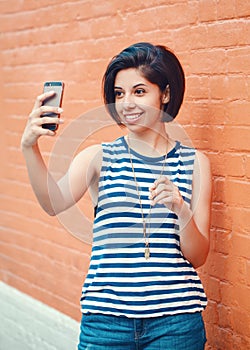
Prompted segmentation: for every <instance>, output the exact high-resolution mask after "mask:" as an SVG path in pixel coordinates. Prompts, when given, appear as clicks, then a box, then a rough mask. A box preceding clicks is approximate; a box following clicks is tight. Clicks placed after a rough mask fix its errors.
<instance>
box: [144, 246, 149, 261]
mask: <svg viewBox="0 0 250 350" xmlns="http://www.w3.org/2000/svg"><path fill="white" fill-rule="evenodd" d="M144 256H145V259H146V260H148V259H149V258H150V250H149V247H146V248H145V253H144Z"/></svg>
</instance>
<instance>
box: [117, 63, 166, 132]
mask: <svg viewBox="0 0 250 350" xmlns="http://www.w3.org/2000/svg"><path fill="white" fill-rule="evenodd" d="M114 91H115V107H116V111H117V113H118V115H119V117H120V119H121V122H122V123H123V124H125V125H126V126H127V127H128V128H129V129H133V130H134V129H135V128H141V127H143V128H150V127H153V128H154V129H155V127H156V124H157V123H159V124H162V123H161V114H162V111H161V106H162V103H166V102H168V100H166V96H165V95H164V94H163V93H162V92H161V91H160V89H159V87H158V85H156V84H152V83H151V82H149V81H148V80H147V79H146V78H144V77H143V76H142V74H141V72H140V71H139V70H138V69H136V68H128V69H124V70H121V71H119V72H118V73H117V75H116V79H115V86H114ZM167 99H168V96H167Z"/></svg>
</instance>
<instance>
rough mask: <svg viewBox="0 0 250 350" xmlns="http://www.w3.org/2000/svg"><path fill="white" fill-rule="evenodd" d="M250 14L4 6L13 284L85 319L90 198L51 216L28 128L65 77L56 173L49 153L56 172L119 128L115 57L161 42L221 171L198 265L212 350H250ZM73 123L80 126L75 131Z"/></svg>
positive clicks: (6, 268)
mask: <svg viewBox="0 0 250 350" xmlns="http://www.w3.org/2000/svg"><path fill="white" fill-rule="evenodd" d="M249 15H250V6H249V2H248V1H245V0H234V1H226V0H200V1H197V0H189V1H186V0H178V1H176V0H169V1H165V0H149V1H142V0H137V1H118V0H111V1H108V2H107V1H104V0H100V1H98V2H92V1H83V0H78V1H73V2H72V1H59V0H53V1H48V0H42V1H19V0H8V1H7V0H2V1H1V2H0V23H1V58H0V59H1V62H0V63H1V65H0V67H1V68H0V69H1V72H0V73H1V74H0V108H1V111H2V116H1V146H2V147H1V149H2V152H1V160H2V162H1V163H2V166H1V258H0V259H1V279H2V280H3V281H4V282H5V283H7V284H9V285H11V286H13V287H15V288H17V289H19V290H20V291H22V292H25V293H27V294H29V295H31V296H33V297H35V298H37V299H38V300H40V301H42V302H45V303H47V304H48V305H50V306H53V307H54V308H57V309H58V310H60V311H61V312H63V313H65V314H67V315H69V316H71V317H73V318H75V319H76V320H80V311H79V298H80V292H81V284H82V283H83V281H84V278H85V276H86V272H87V269H88V263H89V255H90V250H91V247H90V240H89V237H88V236H87V233H86V231H84V229H86V227H85V223H86V222H87V221H85V223H83V224H82V225H81V221H79V217H80V213H84V215H85V217H87V218H89V219H91V218H92V216H93V214H92V209H91V208H90V198H89V195H87V196H85V198H84V199H83V200H82V201H81V202H80V203H79V205H78V206H77V208H74V213H73V214H74V215H75V216H72V218H76V220H70V219H69V218H67V217H66V216H65V217H63V216H62V217H59V218H58V220H57V219H56V218H51V217H48V216H47V215H46V214H45V213H43V211H42V210H41V209H40V207H39V205H38V204H37V201H36V199H35V197H34V194H33V193H32V191H31V188H30V185H29V181H28V176H27V172H26V169H25V164H24V160H23V157H22V155H21V152H20V146H19V145H20V138H21V134H22V131H23V129H24V126H25V122H26V118H27V115H28V114H29V113H30V110H31V107H32V105H33V101H34V97H35V96H36V95H38V94H39V93H40V92H41V90H42V84H43V82H44V81H46V80H64V82H65V84H66V89H65V95H64V111H65V112H64V119H65V124H64V126H62V127H60V131H59V132H58V137H59V138H60V135H64V134H65V135H66V136H67V137H68V139H67V144H66V145H65V144H64V143H63V140H65V139H64V138H62V142H61V146H60V142H59V141H58V137H56V138H53V139H52V140H51V139H49V140H48V139H43V140H41V142H40V144H41V149H42V150H43V154H44V157H45V159H46V161H47V162H48V163H49V162H50V164H51V162H52V168H53V165H54V163H53V159H55V158H52V161H51V157H50V154H51V153H53V152H52V151H53V150H54V154H58V155H61V156H60V157H59V156H57V161H58V164H59V165H57V166H54V168H53V171H54V173H55V176H59V175H60V174H61V173H62V172H63V169H65V167H66V166H67V164H68V163H67V162H68V159H70V157H71V156H72V155H74V154H75V153H76V152H77V151H78V150H79V149H80V148H82V147H84V146H86V145H87V144H91V143H95V142H100V141H101V140H112V139H114V138H115V137H116V136H118V135H120V134H121V131H120V130H119V129H118V128H117V127H116V126H114V125H110V126H108V125H107V124H109V123H108V122H107V121H106V119H105V118H106V117H105V118H103V120H102V116H101V115H102V114H103V112H104V111H103V109H102V108H101V106H102V99H101V79H102V74H103V72H104V70H105V67H106V64H107V63H108V61H109V59H110V58H111V57H112V56H113V55H115V54H116V53H117V52H118V51H120V50H121V49H123V48H124V47H126V46H128V45H129V44H131V43H133V42H137V41H150V42H153V43H161V44H165V45H167V46H169V47H170V48H172V49H173V50H174V51H175V52H176V54H177V55H178V57H179V58H180V60H181V62H182V63H183V66H184V70H185V72H186V77H187V90H186V96H185V103H184V105H183V108H182V111H181V113H180V115H179V117H178V122H179V123H180V124H181V125H182V126H183V128H184V130H185V131H186V132H187V134H188V135H189V137H190V138H191V139H192V142H193V144H194V145H195V147H197V148H198V149H201V150H202V151H203V152H205V153H206V154H207V155H208V157H209V158H210V160H211V164H212V169H213V180H214V196H213V206H212V225H211V249H210V254H209V257H208V260H207V262H206V264H205V265H204V266H203V267H202V268H201V269H200V274H201V277H202V280H203V283H204V287H205V289H206V292H207V295H208V299H209V304H208V307H207V309H206V311H205V313H204V316H205V321H206V328H207V338H208V343H207V350H235V349H240V350H245V349H249V348H250V329H249V324H250V316H249V315H250V303H249V295H250V294H249V292H250V283H249V281H250V273H249V271H250V260H249V248H250V246H249V243H250V236H249V231H250V222H249V217H250V215H249V214H250V204H249V198H250V184H249V179H250V141H249V140H250V129H249V120H250V119H249V106H250V98H249V97H250V88H249V86H250V80H249V73H250V64H249V56H250V45H249V44H250V43H249V38H250V35H249V34H250V25H249ZM89 111H90V112H89ZM80 115H83V117H82V118H81V119H79V116H80ZM96 115H97V116H98V118H99V117H100V118H99V119H100V121H99V119H98V118H96V117H95V116H96ZM74 120H78V121H79V122H80V124H79V127H77V125H78V124H77V123H76V126H75V127H74V128H73V129H72V127H71V126H72V123H73V121H74ZM110 124H111V123H110ZM72 130H73V131H74V130H75V131H77V132H75V133H74V132H73V131H72ZM67 132H68V134H67ZM66 136H65V137H66ZM83 139H85V142H82V140H83ZM68 145H73V147H72V149H71V150H69V149H68V148H67V146H68ZM64 151H66V154H64ZM67 152H68V153H67ZM38 175H39V174H38ZM73 214H72V215H73ZM86 220H87V219H86ZM73 221H74V225H75V227H72V222H73ZM86 230H87V229H86ZM69 233H71V234H69Z"/></svg>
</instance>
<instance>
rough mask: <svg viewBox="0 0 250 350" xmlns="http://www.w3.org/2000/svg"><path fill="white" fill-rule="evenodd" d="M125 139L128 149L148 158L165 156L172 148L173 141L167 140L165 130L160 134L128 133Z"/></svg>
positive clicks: (151, 131) (147, 132) (150, 132)
mask: <svg viewBox="0 0 250 350" xmlns="http://www.w3.org/2000/svg"><path fill="white" fill-rule="evenodd" d="M125 138H126V141H127V143H128V145H129V147H131V148H132V149H133V150H135V151H136V152H137V153H140V154H142V155H144V156H148V157H157V156H161V155H165V154H166V153H167V152H169V151H170V149H172V148H173V147H174V141H173V140H172V139H170V138H169V136H168V134H167V133H166V130H165V128H164V129H163V130H162V132H160V133H159V132H155V131H154V130H150V131H145V132H143V133H134V132H131V131H130V132H129V133H128V135H127V136H126V137H125Z"/></svg>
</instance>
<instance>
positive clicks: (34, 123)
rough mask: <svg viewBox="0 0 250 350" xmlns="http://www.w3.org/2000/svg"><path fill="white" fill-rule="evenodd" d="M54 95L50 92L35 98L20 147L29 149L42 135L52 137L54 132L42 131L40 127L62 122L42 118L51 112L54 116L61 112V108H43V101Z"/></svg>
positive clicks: (57, 119) (51, 118)
mask: <svg viewBox="0 0 250 350" xmlns="http://www.w3.org/2000/svg"><path fill="white" fill-rule="evenodd" d="M54 94H55V92H53V91H50V92H46V93H43V94H41V95H39V96H38V97H37V98H36V101H35V104H34V107H33V110H32V112H31V113H30V115H29V118H28V121H27V124H26V127H25V129H24V132H23V136H22V140H21V147H22V149H24V148H29V147H32V146H34V145H35V144H36V143H37V140H38V138H39V137H40V136H42V135H48V136H54V135H55V134H56V133H55V131H52V130H49V129H44V128H43V127H42V125H43V124H50V123H54V124H62V123H63V120H62V119H60V118H54V117H42V118H41V116H42V115H43V113H48V112H53V113H56V114H60V113H62V112H63V110H62V109H61V108H58V107H51V106H43V101H44V100H46V99H47V98H48V97H51V96H53V95H54Z"/></svg>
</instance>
